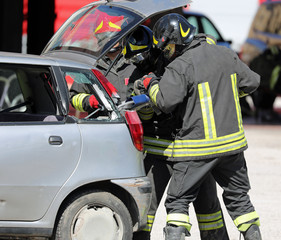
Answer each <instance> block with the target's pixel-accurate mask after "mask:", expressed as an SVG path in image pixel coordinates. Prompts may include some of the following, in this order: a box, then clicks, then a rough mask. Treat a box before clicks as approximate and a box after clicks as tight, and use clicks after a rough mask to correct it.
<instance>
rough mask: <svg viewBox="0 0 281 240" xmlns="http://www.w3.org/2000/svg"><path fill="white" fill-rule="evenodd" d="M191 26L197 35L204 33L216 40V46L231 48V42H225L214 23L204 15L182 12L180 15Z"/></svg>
mask: <svg viewBox="0 0 281 240" xmlns="http://www.w3.org/2000/svg"><path fill="white" fill-rule="evenodd" d="M181 14H182V15H183V16H184V17H185V18H186V19H187V20H188V21H189V22H190V23H191V24H192V25H193V26H195V27H196V29H197V33H206V34H210V35H212V36H214V37H215V38H216V39H217V44H218V45H222V46H225V47H228V48H230V47H231V43H232V41H231V40H225V39H224V38H223V36H222V35H221V33H220V32H219V30H218V29H217V28H216V26H215V25H214V23H213V22H212V21H211V19H210V18H208V17H207V16H206V15H204V14H202V13H199V12H192V11H188V10H184V9H183V10H182V13H181Z"/></svg>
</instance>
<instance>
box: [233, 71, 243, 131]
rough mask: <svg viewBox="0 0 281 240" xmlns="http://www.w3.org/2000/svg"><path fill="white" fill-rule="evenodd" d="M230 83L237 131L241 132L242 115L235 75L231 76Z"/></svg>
mask: <svg viewBox="0 0 281 240" xmlns="http://www.w3.org/2000/svg"><path fill="white" fill-rule="evenodd" d="M231 82H232V90H233V96H234V101H235V107H236V114H237V120H238V127H239V130H240V131H241V130H243V126H242V114H241V108H240V103H239V95H238V90H237V75H236V73H234V74H232V75H231Z"/></svg>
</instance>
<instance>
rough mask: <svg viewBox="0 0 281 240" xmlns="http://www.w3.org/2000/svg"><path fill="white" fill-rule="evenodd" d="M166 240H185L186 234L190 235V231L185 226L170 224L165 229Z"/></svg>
mask: <svg viewBox="0 0 281 240" xmlns="http://www.w3.org/2000/svg"><path fill="white" fill-rule="evenodd" d="M163 231H164V235H165V240H184V239H185V236H190V233H189V232H188V231H187V229H186V228H185V227H181V226H175V225H168V226H166V227H164V229H163Z"/></svg>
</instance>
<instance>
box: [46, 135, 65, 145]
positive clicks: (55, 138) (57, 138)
mask: <svg viewBox="0 0 281 240" xmlns="http://www.w3.org/2000/svg"><path fill="white" fill-rule="evenodd" d="M62 142H63V141H62V138H61V137H60V136H50V137H49V144H51V145H61V144H62Z"/></svg>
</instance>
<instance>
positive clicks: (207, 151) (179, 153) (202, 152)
mask: <svg viewBox="0 0 281 240" xmlns="http://www.w3.org/2000/svg"><path fill="white" fill-rule="evenodd" d="M246 145H247V141H246V139H245V138H243V139H242V140H240V141H237V142H234V143H229V144H226V145H223V146H215V147H210V148H204V149H199V148H198V149H188V150H187V149H174V150H173V157H188V156H194V157H195V156H207V155H214V154H219V153H225V152H230V151H234V150H237V149H241V148H242V147H245V146H246Z"/></svg>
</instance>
